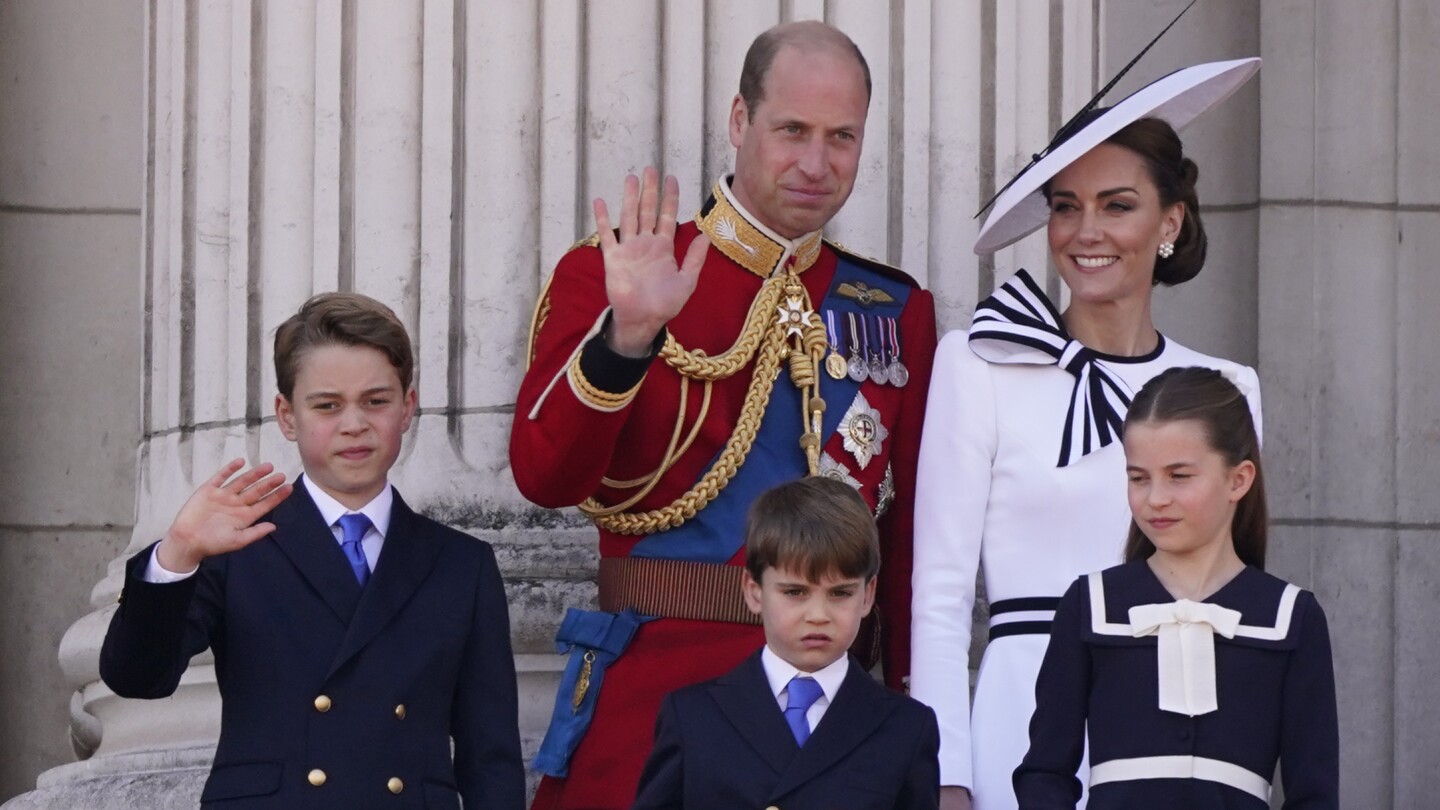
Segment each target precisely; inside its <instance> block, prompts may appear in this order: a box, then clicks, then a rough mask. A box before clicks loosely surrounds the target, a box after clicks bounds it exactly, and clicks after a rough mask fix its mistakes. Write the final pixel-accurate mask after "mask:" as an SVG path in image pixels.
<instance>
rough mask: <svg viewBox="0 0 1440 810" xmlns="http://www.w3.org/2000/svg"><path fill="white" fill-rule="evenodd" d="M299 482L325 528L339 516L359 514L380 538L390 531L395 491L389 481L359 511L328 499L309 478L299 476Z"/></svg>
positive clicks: (326, 493) (323, 491)
mask: <svg viewBox="0 0 1440 810" xmlns="http://www.w3.org/2000/svg"><path fill="white" fill-rule="evenodd" d="M300 480H301V481H303V482H304V483H305V490H306V491H307V492H309V493H310V498H311V500H313V501H315V507H316V508H317V509H319V510H320V517H321V518H323V519H324V520H325V525H326V526H334V525H335V521H337V520H339V519H340V516H341V515H347V514H350V513H351V512H359V513H360V514H362V515H364V516H365V517H367V518H370V525H372V526H374V527H375V531H376V532H378V533H379V535H380V536H381V537H384V536H385V534H386V533H387V532H389V531H390V507H391V506H392V505H393V504H394V503H395V490H394V488H392V487H391V486H390V482H389V481H386V482H385V488H384V489H382V490H380V494H379V495H376V496H375V497H374V498H373V499H372V500H371V501H370V502H369V503H367V504H365V505H364V506H362V507H360V508H359V509H351V508H349V507H347V506H346V505H345V504H343V503H340V502H339V501H337V500H335V499H334V498H332V497H330V493H328V492H326V491H325V490H323V489H321V488H320V485H319V484H316V483H315V482H314V481H311V480H310V476H308V475H304V474H301V476H300Z"/></svg>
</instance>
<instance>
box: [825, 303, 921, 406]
mask: <svg viewBox="0 0 1440 810" xmlns="http://www.w3.org/2000/svg"><path fill="white" fill-rule="evenodd" d="M840 314H841V313H837V312H835V311H834V310H831V311H830V312H827V313H826V328H827V330H828V332H829V339H830V351H829V352H828V353H827V354H826V356H825V372H826V373H827V374H829V375H830V376H831V377H833V378H835V379H837V380H843V379H845V378H846V377H849V378H850V379H852V380H854V381H855V382H857V383H863V382H865V381H866V380H871V381H873V382H875V383H878V384H880V385H893V386H895V387H896V388H904V387H905V384H906V383H908V382H910V370H909V369H907V368H905V364H904V363H902V362H900V341H899V340H898V336H899V324H898V323H897V322H896V319H894V318H882V317H880V316H879V315H873V316H872V315H866V314H861V315H859V318H860V320H859V321H858V325H857V321H856V314H855V313H845V315H846V317H843V318H840V319H839V327H840V328H839V329H837V328H836V326H837V325H836V316H838V315H840ZM846 327H848V331H849V335H848V336H842V335H841V334H839V332H840V331H842V330H844V329H845V328H846ZM841 337H848V338H849V340H846V341H845V342H844V343H843V344H842V343H841V341H840V338H841ZM877 338H878V340H877ZM876 344H878V345H879V349H880V350H879V351H874V350H873V349H874V348H875V346H876ZM841 345H848V346H849V347H850V352H849V356H848V357H847V356H845V355H843V354H841V353H840V346H841Z"/></svg>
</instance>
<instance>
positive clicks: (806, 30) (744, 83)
mask: <svg viewBox="0 0 1440 810" xmlns="http://www.w3.org/2000/svg"><path fill="white" fill-rule="evenodd" d="M786 45H793V46H796V47H803V48H827V47H828V48H833V49H835V50H838V51H841V52H843V53H849V54H851V55H853V56H854V57H855V61H856V62H857V63H858V64H859V65H860V72H861V73H862V74H864V76H865V99H866V100H867V101H868V100H869V99H870V95H871V86H870V64H869V63H868V62H866V61H865V54H863V53H860V46H858V45H856V44H855V41H854V40H852V39H851V38H850V37H848V36H846V35H845V33H844V32H843V31H841V30H840V29H838V28H836V27H834V26H832V25H826V24H825V23H823V22H819V21H818V20H801V21H798V22H791V23H781V24H780V25H776V26H773V27H771V28H769V29H767V30H766V31H764V32H763V33H761V34H760V36H758V37H755V41H754V42H752V43H750V49H749V50H747V51H746V52H745V64H744V65H743V66H742V67H741V68H740V98H742V99H744V100H745V110H746V114H747V115H748V117H749V119H750V120H751V121H754V120H755V109H756V108H757V107H759V106H760V102H762V101H764V100H765V75H766V74H768V73H769V72H770V65H771V64H773V63H774V62H775V55H776V54H778V53H779V52H780V49H781V48H783V47H785V46H786Z"/></svg>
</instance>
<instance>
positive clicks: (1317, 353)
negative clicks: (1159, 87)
mask: <svg viewBox="0 0 1440 810" xmlns="http://www.w3.org/2000/svg"><path fill="white" fill-rule="evenodd" d="M1261 14H1262V17H1261V48H1262V52H1263V54H1264V56H1265V60H1266V62H1265V68H1264V70H1263V71H1262V75H1261V79H1262V97H1263V99H1264V106H1263V108H1262V140H1261V160H1262V162H1261V166H1262V172H1261V177H1260V185H1261V205H1260V258H1261V261H1260V299H1259V304H1260V363H1261V379H1262V380H1263V382H1264V384H1265V386H1266V387H1265V403H1266V407H1265V412H1266V416H1267V421H1268V422H1269V426H1268V427H1269V429H1268V430H1267V434H1268V435H1269V436H1271V437H1273V441H1271V442H1270V443H1268V444H1267V447H1266V465H1267V469H1266V472H1267V476H1268V477H1269V491H1270V497H1271V501H1270V504H1271V515H1272V518H1273V521H1272V522H1273V525H1274V527H1275V528H1274V529H1273V535H1272V538H1273V539H1272V541H1271V542H1272V550H1271V559H1272V560H1273V562H1272V564H1271V568H1272V569H1273V570H1275V571H1276V572H1277V573H1279V574H1280V575H1281V576H1285V577H1287V578H1290V579H1292V580H1294V581H1296V582H1297V583H1299V584H1301V585H1303V586H1305V587H1308V588H1312V589H1313V590H1314V592H1315V594H1316V595H1317V596H1318V597H1319V599H1320V602H1321V604H1322V605H1323V606H1324V608H1325V610H1326V613H1327V614H1328V616H1329V620H1330V635H1331V641H1332V644H1333V645H1334V656H1335V670H1336V679H1337V686H1338V690H1339V703H1340V739H1341V785H1342V789H1343V791H1344V794H1345V796H1346V798H1347V804H1350V803H1354V804H1355V806H1359V805H1364V806H1367V807H1424V806H1429V805H1431V804H1433V803H1434V800H1433V792H1434V781H1435V780H1434V770H1435V762H1436V760H1435V751H1436V750H1437V749H1440V708H1437V707H1440V681H1437V679H1436V678H1435V672H1436V671H1437V669H1440V641H1437V637H1436V634H1435V633H1434V631H1433V620H1434V615H1435V609H1436V604H1437V597H1440V586H1437V582H1440V542H1437V541H1440V506H1437V500H1436V498H1435V497H1434V489H1435V482H1436V481H1437V480H1440V452H1437V451H1440V405H1437V403H1440V398H1437V396H1436V394H1437V389H1436V382H1435V381H1436V379H1437V372H1440V362H1437V360H1436V357H1435V352H1434V347H1435V346H1437V345H1440V321H1437V320H1436V318H1435V316H1434V312H1433V309H1434V302H1435V301H1436V300H1437V298H1440V283H1437V279H1436V274H1435V272H1434V267H1433V266H1434V256H1435V255H1436V253H1437V251H1440V192H1437V190H1440V150H1437V149H1436V146H1435V141H1434V136H1433V124H1434V117H1435V112H1434V111H1435V110H1436V109H1437V102H1440V87H1437V84H1436V82H1435V73H1434V60H1433V59H1432V58H1431V54H1430V51H1431V50H1433V47H1434V43H1435V41H1436V38H1437V37H1440V15H1437V13H1436V11H1435V9H1434V8H1433V7H1432V5H1431V4H1427V3H1424V2H1413V1H1412V0H1388V1H1387V2H1379V3H1372V4H1367V5H1365V6H1364V7H1363V8H1362V7H1359V6H1355V5H1353V4H1350V3H1345V2H1340V1H1339V0H1320V1H1319V2H1311V1H1310V0H1282V1H1281V2H1276V3H1265V4H1263V8H1262V10H1261Z"/></svg>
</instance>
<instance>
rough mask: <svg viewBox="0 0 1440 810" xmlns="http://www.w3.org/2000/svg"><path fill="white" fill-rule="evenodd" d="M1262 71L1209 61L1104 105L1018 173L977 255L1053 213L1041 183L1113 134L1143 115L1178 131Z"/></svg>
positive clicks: (1247, 62) (1254, 62)
mask: <svg viewBox="0 0 1440 810" xmlns="http://www.w3.org/2000/svg"><path fill="white" fill-rule="evenodd" d="M1259 70H1260V57H1258V56H1252V57H1250V58H1248V59H1234V60H1231V61H1228V62H1207V63H1205V64H1203V65H1195V66H1193V67H1188V68H1184V69H1182V70H1177V71H1175V72H1174V73H1171V74H1170V75H1168V76H1165V77H1164V78H1161V79H1157V80H1156V81H1153V82H1151V83H1150V84H1148V85H1146V86H1145V87H1143V88H1141V89H1139V90H1137V91H1135V92H1134V93H1133V94H1131V95H1130V96H1129V97H1127V98H1126V99H1125V100H1124V101H1121V102H1120V103H1119V104H1116V105H1115V106H1113V107H1110V108H1109V109H1106V110H1104V111H1102V112H1100V114H1099V115H1098V116H1097V117H1096V118H1095V119H1094V120H1092V121H1090V122H1089V123H1088V124H1086V125H1085V126H1084V127H1083V128H1082V129H1080V131H1078V132H1076V133H1074V134H1072V135H1070V136H1069V138H1068V139H1067V140H1065V141H1063V142H1061V143H1060V144H1058V145H1055V146H1053V147H1052V148H1051V149H1050V150H1049V151H1048V152H1047V153H1046V154H1045V155H1044V156H1043V157H1041V158H1040V159H1039V160H1037V161H1035V162H1034V163H1032V164H1030V166H1029V167H1027V168H1025V169H1024V170H1022V171H1021V172H1020V174H1019V175H1018V176H1016V178H1015V179H1014V180H1012V181H1011V185H1010V186H1009V187H1008V188H1006V189H1005V190H1004V191H1002V192H1001V193H1000V196H999V197H997V198H996V200H995V206H994V208H992V209H991V210H990V216H989V217H987V218H986V219H985V224H984V225H982V226H981V227H980V235H979V236H977V237H976V238H975V252H976V253H977V254H981V255H983V254H986V253H993V252H995V251H997V250H999V249H1001V248H1003V247H1005V246H1007V245H1010V244H1013V243H1015V242H1017V241H1019V240H1020V239H1023V238H1024V237H1026V236H1029V235H1030V234H1031V233H1033V232H1034V231H1035V230H1036V229H1037V228H1039V227H1040V226H1041V225H1044V224H1045V222H1046V220H1048V219H1049V218H1050V208H1049V206H1048V205H1046V203H1045V196H1044V195H1043V194H1041V193H1040V187H1041V186H1043V185H1045V183H1046V181H1048V180H1049V179H1050V178H1052V177H1054V176H1055V175H1057V174H1059V173H1060V171H1061V170H1063V169H1064V168H1065V167H1066V166H1069V165H1070V164H1071V163H1074V162H1075V161H1076V160H1077V159H1079V158H1080V157H1081V156H1082V155H1084V154H1085V153H1086V152H1089V151H1090V150H1091V149H1094V148H1095V147H1096V146H1099V145H1100V144H1102V143H1104V142H1105V140H1106V139H1108V138H1109V137H1110V136H1111V135H1114V134H1115V133H1117V132H1119V131H1120V130H1122V129H1124V128H1125V127H1127V126H1129V125H1130V124H1133V123H1134V122H1136V121H1138V120H1140V119H1141V118H1161V119H1164V120H1165V121H1166V122H1167V123H1169V124H1170V126H1171V127H1173V128H1174V129H1175V130H1177V131H1178V130H1180V129H1182V128H1183V127H1185V125H1187V124H1189V123H1190V122H1191V121H1194V120H1195V119H1196V118H1199V117H1200V114H1201V113H1203V112H1205V111H1206V110H1208V109H1210V108H1211V107H1213V106H1215V105H1216V104H1219V103H1220V102H1222V101H1224V100H1225V99H1227V98H1229V97H1230V95H1231V94H1232V93H1234V92H1235V91H1236V90H1239V89H1240V87H1241V85H1243V84H1245V82H1246V81H1248V80H1249V79H1250V77H1251V76H1254V75H1255V74H1256V72H1258V71H1259Z"/></svg>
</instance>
